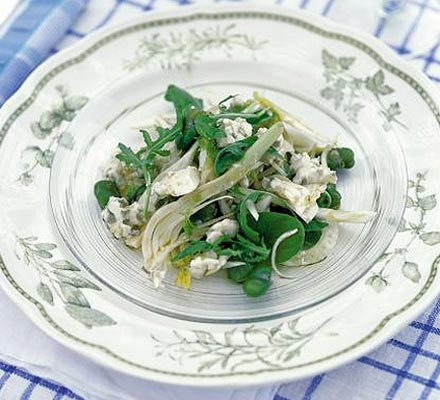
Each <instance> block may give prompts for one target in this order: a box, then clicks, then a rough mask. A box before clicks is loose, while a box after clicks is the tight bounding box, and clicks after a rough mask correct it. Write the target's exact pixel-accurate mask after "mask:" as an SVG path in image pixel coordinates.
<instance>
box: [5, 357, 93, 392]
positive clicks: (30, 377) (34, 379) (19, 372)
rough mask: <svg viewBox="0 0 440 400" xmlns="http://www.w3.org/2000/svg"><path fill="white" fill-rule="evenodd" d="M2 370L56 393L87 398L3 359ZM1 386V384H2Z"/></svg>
mask: <svg viewBox="0 0 440 400" xmlns="http://www.w3.org/2000/svg"><path fill="white" fill-rule="evenodd" d="M0 370H2V371H4V372H6V373H9V374H10V375H14V376H17V377H20V378H22V379H25V380H27V381H28V382H30V383H36V384H38V385H39V386H42V387H44V388H46V389H49V390H51V391H52V392H55V393H63V395H65V396H68V397H69V398H70V399H72V400H85V399H84V398H83V397H81V396H78V395H77V394H75V393H74V392H72V391H71V390H70V389H68V388H66V387H65V386H62V385H60V384H58V383H55V382H52V381H48V380H46V379H44V378H41V377H39V376H37V375H34V374H31V373H30V372H27V371H25V370H24V369H21V368H18V367H16V366H14V365H10V364H7V363H5V362H3V361H0ZM0 388H1V386H0Z"/></svg>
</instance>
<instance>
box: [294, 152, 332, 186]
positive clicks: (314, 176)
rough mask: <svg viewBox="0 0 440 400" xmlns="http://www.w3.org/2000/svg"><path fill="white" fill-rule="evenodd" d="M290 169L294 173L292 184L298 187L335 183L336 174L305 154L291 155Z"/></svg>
mask: <svg viewBox="0 0 440 400" xmlns="http://www.w3.org/2000/svg"><path fill="white" fill-rule="evenodd" d="M290 167H291V169H292V171H293V172H294V173H295V176H294V178H293V179H292V182H294V183H298V184H299V185H310V184H325V185H326V184H328V183H336V173H335V171H332V170H331V169H330V168H328V167H327V166H325V165H322V164H320V162H319V160H318V159H317V158H310V156H309V155H308V154H307V153H302V154H292V157H291V159H290Z"/></svg>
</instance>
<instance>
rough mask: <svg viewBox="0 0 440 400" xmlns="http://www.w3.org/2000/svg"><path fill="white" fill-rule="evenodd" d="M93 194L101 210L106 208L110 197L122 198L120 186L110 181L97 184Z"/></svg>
mask: <svg viewBox="0 0 440 400" xmlns="http://www.w3.org/2000/svg"><path fill="white" fill-rule="evenodd" d="M93 192H94V193H95V197H96V200H98V203H99V206H100V207H101V208H105V206H106V205H107V203H108V201H109V200H110V197H121V193H120V192H119V189H118V186H117V185H116V183H115V182H114V181H110V180H103V181H98V182H96V183H95V187H94V189H93Z"/></svg>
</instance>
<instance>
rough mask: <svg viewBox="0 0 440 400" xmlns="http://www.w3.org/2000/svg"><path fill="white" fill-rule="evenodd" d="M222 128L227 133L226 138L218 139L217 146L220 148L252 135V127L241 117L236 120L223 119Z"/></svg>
mask: <svg viewBox="0 0 440 400" xmlns="http://www.w3.org/2000/svg"><path fill="white" fill-rule="evenodd" d="M221 128H222V129H223V130H224V131H225V133H226V136H225V137H222V138H220V139H218V141H217V145H218V146H219V147H225V146H227V145H229V144H232V143H235V142H236V141H238V140H242V139H246V138H247V137H249V136H251V135H252V125H251V124H249V123H248V122H247V121H246V120H245V119H244V118H241V117H239V118H236V119H228V118H224V119H222V120H221Z"/></svg>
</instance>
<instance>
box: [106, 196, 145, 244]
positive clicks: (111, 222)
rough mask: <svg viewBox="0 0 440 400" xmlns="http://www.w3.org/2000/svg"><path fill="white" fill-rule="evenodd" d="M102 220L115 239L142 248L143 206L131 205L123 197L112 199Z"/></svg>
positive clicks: (138, 204)
mask: <svg viewBox="0 0 440 400" xmlns="http://www.w3.org/2000/svg"><path fill="white" fill-rule="evenodd" d="M102 218H103V219H104V221H105V223H106V224H107V226H108V228H109V230H110V232H111V233H112V234H113V236H114V237H115V238H117V239H122V240H123V241H124V242H125V243H126V244H127V246H130V247H134V248H138V247H140V245H141V240H142V233H141V230H140V227H141V226H142V225H143V224H144V223H145V219H144V214H143V207H142V204H140V203H139V202H134V203H133V204H131V205H129V204H128V201H127V200H126V199H124V198H122V197H121V198H120V197H110V199H109V202H108V203H107V206H106V207H105V208H104V210H103V211H102Z"/></svg>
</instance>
